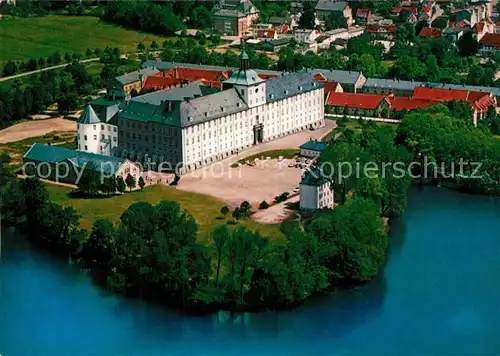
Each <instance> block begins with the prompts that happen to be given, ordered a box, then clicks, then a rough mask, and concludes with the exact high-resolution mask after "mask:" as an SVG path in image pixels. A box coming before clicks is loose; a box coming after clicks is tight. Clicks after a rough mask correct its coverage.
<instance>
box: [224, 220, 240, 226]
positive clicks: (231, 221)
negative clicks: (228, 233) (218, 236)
mask: <svg viewBox="0 0 500 356" xmlns="http://www.w3.org/2000/svg"><path fill="white" fill-rule="evenodd" d="M226 224H228V225H236V224H237V222H236V221H234V220H228V221H227V223H226Z"/></svg>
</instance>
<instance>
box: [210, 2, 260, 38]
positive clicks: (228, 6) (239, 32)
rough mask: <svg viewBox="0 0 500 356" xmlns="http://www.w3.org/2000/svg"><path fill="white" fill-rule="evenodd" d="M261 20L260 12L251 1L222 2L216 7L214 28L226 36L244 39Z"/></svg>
mask: <svg viewBox="0 0 500 356" xmlns="http://www.w3.org/2000/svg"><path fill="white" fill-rule="evenodd" d="M258 18H259V10H258V9H257V8H256V7H255V6H254V5H253V4H252V2H251V1H249V0H236V1H233V0H221V1H220V3H219V4H217V5H216V6H215V7H214V13H213V14H212V21H213V26H214V28H215V29H216V30H217V31H219V32H221V33H223V34H224V35H230V36H238V37H242V36H244V35H245V34H247V32H248V31H249V30H250V28H251V27H252V24H253V22H254V21H255V20H257V19H258Z"/></svg>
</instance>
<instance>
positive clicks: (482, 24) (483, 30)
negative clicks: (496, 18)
mask: <svg viewBox="0 0 500 356" xmlns="http://www.w3.org/2000/svg"><path fill="white" fill-rule="evenodd" d="M487 33H495V25H494V24H493V22H491V21H490V20H482V21H479V22H478V23H476V24H475V25H474V27H473V28H472V35H473V36H474V38H475V39H476V41H479V40H481V38H483V36H484V35H485V34H487Z"/></svg>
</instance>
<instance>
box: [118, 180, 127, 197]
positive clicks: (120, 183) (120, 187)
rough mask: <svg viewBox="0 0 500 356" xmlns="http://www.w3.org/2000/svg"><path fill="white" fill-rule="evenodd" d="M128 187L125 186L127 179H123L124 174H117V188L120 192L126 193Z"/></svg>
mask: <svg viewBox="0 0 500 356" xmlns="http://www.w3.org/2000/svg"><path fill="white" fill-rule="evenodd" d="M125 189H126V186H125V181H124V180H123V177H122V176H116V190H118V191H119V192H120V193H122V194H123V193H124V192H125Z"/></svg>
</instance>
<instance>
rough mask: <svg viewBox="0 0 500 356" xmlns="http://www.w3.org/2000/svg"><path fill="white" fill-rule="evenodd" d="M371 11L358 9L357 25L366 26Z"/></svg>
mask: <svg viewBox="0 0 500 356" xmlns="http://www.w3.org/2000/svg"><path fill="white" fill-rule="evenodd" d="M370 15H371V11H370V10H368V9H357V10H356V25H359V26H365V25H366V24H367V23H368V19H369V18H370Z"/></svg>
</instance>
